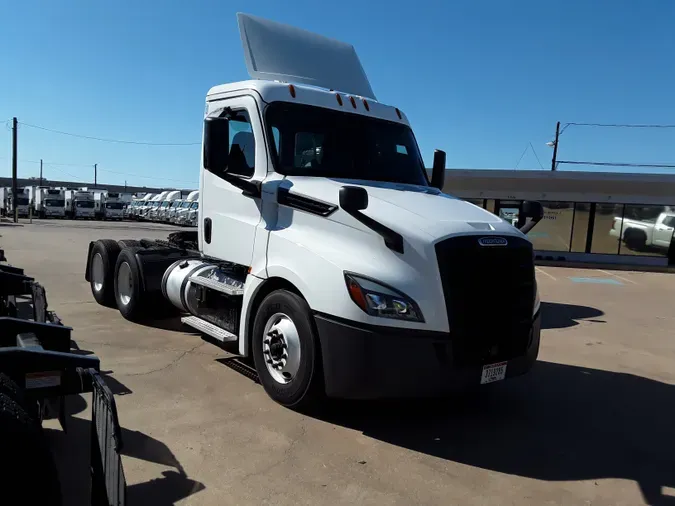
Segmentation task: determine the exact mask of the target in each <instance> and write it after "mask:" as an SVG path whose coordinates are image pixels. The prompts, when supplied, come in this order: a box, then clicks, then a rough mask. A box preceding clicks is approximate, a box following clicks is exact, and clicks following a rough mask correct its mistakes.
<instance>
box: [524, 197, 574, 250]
mask: <svg viewBox="0 0 675 506" xmlns="http://www.w3.org/2000/svg"><path fill="white" fill-rule="evenodd" d="M541 205H542V206H543V208H544V218H543V219H542V220H541V221H540V222H539V223H537V224H536V225H535V226H534V228H533V229H532V230H531V231H530V232H529V233H528V234H527V236H528V237H529V238H530V240H531V241H532V244H533V245H534V249H535V250H538V251H569V250H570V237H571V236H572V222H573V219H574V203H572V202H541ZM584 243H585V239H584Z"/></svg>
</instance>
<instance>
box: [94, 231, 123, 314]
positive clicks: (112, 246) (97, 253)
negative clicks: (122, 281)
mask: <svg viewBox="0 0 675 506" xmlns="http://www.w3.org/2000/svg"><path fill="white" fill-rule="evenodd" d="M119 253H120V247H119V245H118V244H117V241H113V240H112V239H99V240H98V241H96V242H95V243H94V247H93V248H92V249H91V267H90V272H89V278H90V279H91V281H90V282H89V283H90V285H91V293H92V294H93V295H94V298H95V299H96V302H98V303H99V304H101V305H102V306H108V307H115V291H114V286H113V285H114V283H113V276H114V273H115V263H116V262H117V256H118V255H119Z"/></svg>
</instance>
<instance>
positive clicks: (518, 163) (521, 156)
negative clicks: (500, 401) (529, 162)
mask: <svg viewBox="0 0 675 506" xmlns="http://www.w3.org/2000/svg"><path fill="white" fill-rule="evenodd" d="M528 149H530V148H529V146H525V149H523V153H522V154H521V155H520V158H518V161H517V162H516V166H515V167H514V169H517V168H518V165H520V161H521V160H522V159H523V157H524V156H525V153H527V150H528Z"/></svg>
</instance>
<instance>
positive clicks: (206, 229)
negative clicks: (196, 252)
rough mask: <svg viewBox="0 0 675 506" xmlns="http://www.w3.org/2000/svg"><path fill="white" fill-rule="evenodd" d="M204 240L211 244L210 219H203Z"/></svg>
mask: <svg viewBox="0 0 675 506" xmlns="http://www.w3.org/2000/svg"><path fill="white" fill-rule="evenodd" d="M204 240H205V241H206V244H211V218H204Z"/></svg>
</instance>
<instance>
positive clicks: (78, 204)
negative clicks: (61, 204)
mask: <svg viewBox="0 0 675 506" xmlns="http://www.w3.org/2000/svg"><path fill="white" fill-rule="evenodd" d="M75 207H81V208H83V209H90V208H92V207H94V201H93V200H78V201H77V202H75Z"/></svg>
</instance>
